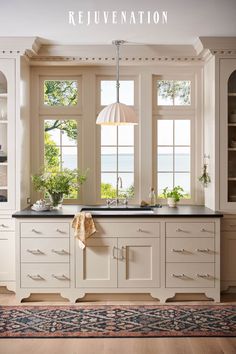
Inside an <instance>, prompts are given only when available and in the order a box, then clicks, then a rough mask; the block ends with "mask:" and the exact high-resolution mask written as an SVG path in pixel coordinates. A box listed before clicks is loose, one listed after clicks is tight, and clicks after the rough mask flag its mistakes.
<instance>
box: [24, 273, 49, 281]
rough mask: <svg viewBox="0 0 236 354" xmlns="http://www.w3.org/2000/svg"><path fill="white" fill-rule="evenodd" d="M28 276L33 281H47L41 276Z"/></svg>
mask: <svg viewBox="0 0 236 354" xmlns="http://www.w3.org/2000/svg"><path fill="white" fill-rule="evenodd" d="M27 276H28V277H29V278H31V279H32V280H45V279H44V278H43V277H42V276H41V275H40V274H37V275H32V274H28V275H27Z"/></svg>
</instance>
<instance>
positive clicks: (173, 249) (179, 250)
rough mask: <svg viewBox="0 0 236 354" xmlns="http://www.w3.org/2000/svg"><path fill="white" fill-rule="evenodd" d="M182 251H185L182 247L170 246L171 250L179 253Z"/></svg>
mask: <svg viewBox="0 0 236 354" xmlns="http://www.w3.org/2000/svg"><path fill="white" fill-rule="evenodd" d="M184 251H185V249H184V248H181V249H176V248H172V249H171V252H176V253H181V252H184Z"/></svg>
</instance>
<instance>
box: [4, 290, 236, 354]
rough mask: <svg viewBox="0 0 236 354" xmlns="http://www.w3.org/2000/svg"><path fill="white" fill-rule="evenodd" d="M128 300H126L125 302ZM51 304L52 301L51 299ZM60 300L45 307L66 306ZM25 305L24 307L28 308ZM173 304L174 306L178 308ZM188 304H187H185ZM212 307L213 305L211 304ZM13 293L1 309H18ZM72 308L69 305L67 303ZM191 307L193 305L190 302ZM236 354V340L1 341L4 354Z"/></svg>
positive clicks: (234, 298)
mask: <svg viewBox="0 0 236 354" xmlns="http://www.w3.org/2000/svg"><path fill="white" fill-rule="evenodd" d="M124 299H125V298H124ZM36 300H39V299H37V297H33V298H31V299H29V302H27V303H28V304H29V305H35V304H40V305H42V302H35V301H36ZM47 300H48V298H47ZM51 300H52V299H51ZM58 300H59V298H58V299H57V298H54V299H53V301H51V302H48V301H47V302H45V301H44V302H43V304H45V305H46V304H49V303H50V304H51V305H56V304H62V303H61V302H58ZM27 303H24V304H23V305H26V304H27ZM88 303H89V304H91V303H92V304H94V303H97V304H117V303H119V304H121V303H122V304H136V305H137V304H157V303H158V302H157V301H155V300H151V299H150V297H148V296H147V298H145V297H142V298H141V297H140V298H138V301H134V300H132V298H131V300H129V301H127V300H123V299H122V300H121V301H119V302H118V301H117V300H116V301H115V300H114V299H113V300H112V301H111V300H107V301H104V299H103V301H101V300H99V301H98V300H97V301H96V302H95V299H94V298H91V297H90V298H89V297H88V298H87V299H86V302H82V303H81V306H83V304H88ZM175 303H176V299H175V302H171V304H175ZM182 303H186V302H182ZM191 303H193V304H203V303H204V304H205V303H209V302H206V301H194V302H191ZM210 303H211V302H210ZM223 303H227V304H231V303H233V304H236V294H234V295H230V294H227V295H225V296H224V297H222V304H223ZM16 304H17V302H16V300H15V295H14V294H13V293H8V292H3V293H0V305H16ZM65 304H68V303H65ZM188 304H189V302H188ZM41 353H42V354H154V353H155V354H159V353H160V354H223V353H225V354H236V338H137V339H134V338H124V339H122V338H117V339H113V338H108V339H84V338H81V339H63V338H62V339H0V354H41Z"/></svg>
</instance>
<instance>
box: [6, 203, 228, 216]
mask: <svg viewBox="0 0 236 354" xmlns="http://www.w3.org/2000/svg"><path fill="white" fill-rule="evenodd" d="M86 207H90V208H91V207H92V206H91V205H63V207H62V208H61V209H57V210H50V211H44V212H37V211H33V210H31V209H30V208H27V209H24V210H21V211H18V212H16V213H14V214H13V215H12V216H13V217H14V218H72V217H73V216H74V215H75V214H76V213H78V212H80V211H81V209H82V208H86ZM94 207H95V208H96V209H97V208H99V206H98V205H96V206H94ZM132 207H134V206H132V205H130V206H129V207H128V209H129V208H132ZM136 207H137V206H136ZM101 208H104V206H101ZM110 209H115V208H112V207H111V208H110ZM122 209H123V208H122ZM124 209H126V208H125V207H124ZM140 209H141V208H140ZM152 209H153V210H154V213H153V214H148V215H135V213H134V215H132V214H129V215H124V214H123V215H114V214H113V215H109V214H103V215H93V217H94V218H104V217H106V218H107V217H112V218H114V217H115V218H127V217H136V218H140V217H141V218H158V217H203V218H204V217H222V216H223V214H222V213H219V212H216V211H213V210H211V209H208V208H206V207H204V206H197V205H180V206H178V207H176V208H169V207H167V206H163V207H161V208H152Z"/></svg>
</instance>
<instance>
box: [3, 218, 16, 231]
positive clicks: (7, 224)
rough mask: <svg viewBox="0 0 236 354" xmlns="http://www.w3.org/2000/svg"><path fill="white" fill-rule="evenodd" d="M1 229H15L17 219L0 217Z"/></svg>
mask: <svg viewBox="0 0 236 354" xmlns="http://www.w3.org/2000/svg"><path fill="white" fill-rule="evenodd" d="M0 231H15V220H13V219H0Z"/></svg>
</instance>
